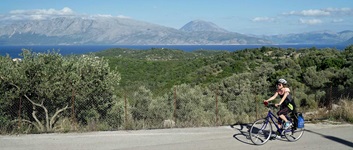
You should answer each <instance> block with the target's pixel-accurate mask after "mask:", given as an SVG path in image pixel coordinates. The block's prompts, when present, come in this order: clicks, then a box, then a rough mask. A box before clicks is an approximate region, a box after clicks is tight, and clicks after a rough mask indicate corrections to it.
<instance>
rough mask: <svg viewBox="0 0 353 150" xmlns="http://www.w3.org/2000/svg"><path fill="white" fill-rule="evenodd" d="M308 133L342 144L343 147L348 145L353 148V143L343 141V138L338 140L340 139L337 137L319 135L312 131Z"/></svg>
mask: <svg viewBox="0 0 353 150" xmlns="http://www.w3.org/2000/svg"><path fill="white" fill-rule="evenodd" d="M305 131H306V132H310V133H314V134H317V135H321V136H322V137H324V138H327V139H329V140H332V141H335V142H337V143H341V144H343V145H347V146H349V147H352V148H353V143H352V142H350V141H347V140H345V139H341V138H338V137H335V136H329V135H324V134H321V133H317V132H314V131H311V130H305Z"/></svg>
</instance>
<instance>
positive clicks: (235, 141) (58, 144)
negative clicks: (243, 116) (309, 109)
mask: <svg viewBox="0 0 353 150" xmlns="http://www.w3.org/2000/svg"><path fill="white" fill-rule="evenodd" d="M246 126H247V125H246V124H245V125H235V126H233V127H231V126H221V127H207V128H185V129H158V130H138V131H109V132H108V131H106V132H89V133H53V134H29V135H0V149H1V150H49V149H50V150H65V149H67V150H96V149H99V150H230V149H232V150H233V149H247V150H251V149H254V150H257V149H258V150H260V149H261V150H267V149H274V150H276V149H277V150H283V149H291V150H292V149H310V150H331V149H335V150H347V149H353V125H349V124H345V125H327V124H305V128H306V131H305V133H304V135H303V137H302V138H301V139H300V140H299V141H297V142H287V141H286V140H285V139H276V140H271V141H268V142H267V143H266V144H265V145H261V146H257V145H253V144H252V143H251V141H250V139H248V138H247V135H248V132H247V128H246Z"/></svg>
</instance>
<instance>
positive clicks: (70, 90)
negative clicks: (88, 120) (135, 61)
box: [0, 50, 120, 132]
mask: <svg viewBox="0 0 353 150" xmlns="http://www.w3.org/2000/svg"><path fill="white" fill-rule="evenodd" d="M22 55H23V60H22V61H20V62H13V61H12V60H11V59H5V60H4V59H2V62H3V63H1V65H0V66H1V71H0V72H1V74H0V77H1V83H2V85H3V86H5V87H6V88H2V89H1V91H0V94H1V95H2V96H3V97H4V98H3V99H2V101H6V102H7V103H6V104H7V105H8V106H11V105H15V104H16V103H17V101H18V99H23V104H22V105H23V107H24V109H23V113H22V115H23V121H25V122H29V123H30V124H32V125H34V126H35V127H36V129H37V130H38V131H40V132H50V131H53V129H54V125H55V123H56V122H57V121H58V119H59V118H60V117H64V116H66V117H68V115H69V114H70V113H68V109H69V108H72V107H73V106H75V105H76V108H78V109H81V110H80V112H86V111H89V110H88V109H92V108H93V109H94V110H95V111H97V113H98V114H99V115H104V114H106V113H107V111H108V109H109V108H110V103H111V102H112V97H113V90H114V89H113V88H114V86H115V85H117V84H118V82H119V80H120V75H119V74H118V73H116V72H112V71H110V70H109V67H108V64H107V62H105V61H104V60H103V59H100V58H95V57H93V56H72V57H63V56H62V55H60V54H59V53H57V52H48V53H32V52H31V51H29V50H24V51H23V53H22ZM73 99H75V100H76V103H73V101H72V100H73ZM15 109H18V108H15ZM12 112H14V110H12ZM80 114H82V113H80ZM80 114H79V115H77V117H78V119H79V120H84V119H82V118H84V116H82V115H81V116H80ZM13 116H14V115H13ZM13 118H14V117H13Z"/></svg>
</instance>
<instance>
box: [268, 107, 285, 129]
mask: <svg viewBox="0 0 353 150" xmlns="http://www.w3.org/2000/svg"><path fill="white" fill-rule="evenodd" d="M265 119H266V124H268V123H269V122H270V121H272V123H273V124H274V125H275V127H276V128H277V131H278V132H280V133H282V128H280V127H278V125H277V123H276V121H277V122H279V119H278V117H276V115H274V114H273V113H272V111H271V110H268V113H267V116H266V117H265ZM274 119H276V120H274Z"/></svg>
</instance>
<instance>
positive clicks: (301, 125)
mask: <svg viewBox="0 0 353 150" xmlns="http://www.w3.org/2000/svg"><path fill="white" fill-rule="evenodd" d="M298 128H304V117H303V114H302V113H298Z"/></svg>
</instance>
